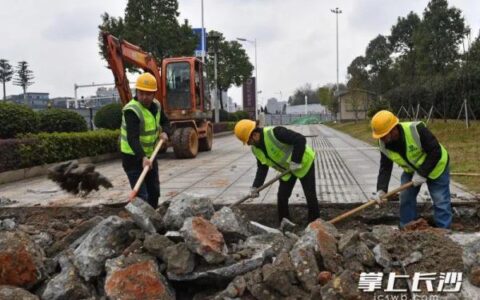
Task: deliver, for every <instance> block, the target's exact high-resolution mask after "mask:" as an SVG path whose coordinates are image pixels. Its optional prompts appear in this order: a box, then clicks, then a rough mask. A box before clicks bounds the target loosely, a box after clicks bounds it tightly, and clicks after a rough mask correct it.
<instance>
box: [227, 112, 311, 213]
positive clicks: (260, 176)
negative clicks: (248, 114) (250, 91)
mask: <svg viewBox="0 0 480 300" xmlns="http://www.w3.org/2000/svg"><path fill="white" fill-rule="evenodd" d="M234 132H235V135H236V137H237V138H238V139H239V140H240V141H241V142H242V143H243V144H244V145H245V144H247V145H249V146H251V150H252V153H253V155H254V156H255V157H256V158H257V173H256V175H255V179H254V181H253V184H252V187H251V191H250V196H251V197H252V198H256V197H258V196H259V194H258V192H257V191H256V190H257V188H258V187H260V186H261V185H263V183H264V182H265V178H266V177H267V173H268V168H269V167H271V168H274V169H276V170H278V171H280V172H284V171H286V170H291V172H290V173H288V174H287V175H285V176H283V177H282V178H281V179H280V185H279V188H278V194H277V206H278V219H279V221H280V222H281V221H282V219H283V218H287V219H289V218H290V214H289V210H288V199H289V198H290V195H291V194H292V190H293V187H294V186H295V183H296V181H297V178H298V179H300V182H301V183H302V187H303V192H304V193H305V198H306V199H307V206H308V220H309V222H312V221H314V220H316V219H317V218H318V217H319V214H320V213H319V208H318V200H317V193H316V189H315V163H314V160H315V151H313V149H312V148H311V147H310V146H308V145H307V141H306V139H305V136H303V135H301V134H300V133H298V132H295V131H292V130H289V129H287V128H285V127H281V126H277V127H265V128H262V127H258V126H257V124H256V122H255V121H252V120H247V119H244V120H241V121H239V122H238V123H237V124H236V125H235V129H234Z"/></svg>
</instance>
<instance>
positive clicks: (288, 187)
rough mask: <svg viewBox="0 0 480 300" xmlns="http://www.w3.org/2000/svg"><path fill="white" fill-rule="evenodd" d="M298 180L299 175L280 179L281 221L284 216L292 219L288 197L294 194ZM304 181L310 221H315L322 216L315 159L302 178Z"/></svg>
mask: <svg viewBox="0 0 480 300" xmlns="http://www.w3.org/2000/svg"><path fill="white" fill-rule="evenodd" d="M296 182H297V177H295V176H293V175H292V176H291V177H290V179H289V180H288V181H283V180H280V186H279V188H278V195H277V196H278V198H277V207H278V219H279V221H280V222H281V221H282V219H283V218H288V219H290V213H289V210H288V199H289V198H290V196H291V195H292V191H293V187H294V186H295V183H296ZM300 182H301V183H302V187H303V193H304V194H305V198H306V199H307V207H308V221H309V222H312V221H315V220H316V219H318V218H319V217H320V210H319V208H318V200H317V192H316V188H315V161H314V162H313V163H312V166H311V167H310V170H308V172H307V174H306V175H305V176H303V178H300Z"/></svg>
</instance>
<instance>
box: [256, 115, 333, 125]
mask: <svg viewBox="0 0 480 300" xmlns="http://www.w3.org/2000/svg"><path fill="white" fill-rule="evenodd" d="M306 118H308V119H310V118H311V119H318V121H319V122H327V121H333V120H334V116H333V115H331V114H288V115H287V114H285V115H271V114H266V115H265V125H267V126H271V125H288V124H293V123H295V122H299V121H301V120H302V119H306Z"/></svg>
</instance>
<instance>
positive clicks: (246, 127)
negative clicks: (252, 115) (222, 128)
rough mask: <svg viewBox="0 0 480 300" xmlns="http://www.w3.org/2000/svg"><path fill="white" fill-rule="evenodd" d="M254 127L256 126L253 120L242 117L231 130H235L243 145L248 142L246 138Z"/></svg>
mask: <svg viewBox="0 0 480 300" xmlns="http://www.w3.org/2000/svg"><path fill="white" fill-rule="evenodd" d="M255 127H257V124H256V123H255V121H252V120H249V119H243V120H240V121H238V122H237V124H236V125H235V129H234V130H233V131H234V132H235V135H236V136H237V138H238V139H239V140H240V141H242V142H243V144H244V145H245V144H246V143H247V142H248V139H249V138H250V135H251V134H252V132H253V130H254V129H255Z"/></svg>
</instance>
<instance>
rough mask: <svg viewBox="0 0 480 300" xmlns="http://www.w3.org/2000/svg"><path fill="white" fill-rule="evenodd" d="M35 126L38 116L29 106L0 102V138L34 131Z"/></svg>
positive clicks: (36, 125) (35, 129)
mask: <svg viewBox="0 0 480 300" xmlns="http://www.w3.org/2000/svg"><path fill="white" fill-rule="evenodd" d="M37 127H38V118H37V115H36V114H35V112H34V111H33V110H32V109H31V108H29V107H27V106H25V105H20V104H15V103H8V102H4V101H2V102H0V139H9V138H14V137H15V136H16V135H17V134H22V133H27V132H36V131H37Z"/></svg>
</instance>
